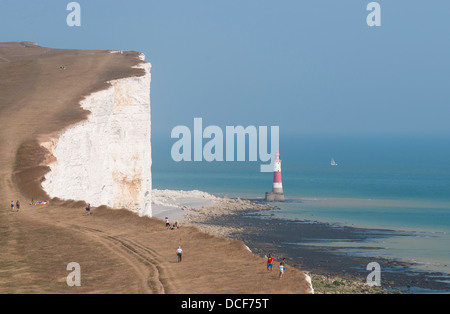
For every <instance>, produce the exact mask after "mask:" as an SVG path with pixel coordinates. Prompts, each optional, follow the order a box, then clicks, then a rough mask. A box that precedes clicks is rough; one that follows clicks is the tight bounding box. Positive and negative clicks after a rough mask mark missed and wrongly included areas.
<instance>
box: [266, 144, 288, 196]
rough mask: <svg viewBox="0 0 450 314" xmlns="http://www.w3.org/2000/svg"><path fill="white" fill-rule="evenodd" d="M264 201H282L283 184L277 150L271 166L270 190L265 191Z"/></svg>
mask: <svg viewBox="0 0 450 314" xmlns="http://www.w3.org/2000/svg"><path fill="white" fill-rule="evenodd" d="M266 201H268V202H273V201H284V194H283V184H282V183H281V159H280V153H278V152H277V153H276V154H275V161H274V167H273V184H272V192H266Z"/></svg>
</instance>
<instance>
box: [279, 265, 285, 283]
mask: <svg viewBox="0 0 450 314" xmlns="http://www.w3.org/2000/svg"><path fill="white" fill-rule="evenodd" d="M279 268H280V276H279V278H280V280H281V278H283V274H284V265H283V263H280V266H279Z"/></svg>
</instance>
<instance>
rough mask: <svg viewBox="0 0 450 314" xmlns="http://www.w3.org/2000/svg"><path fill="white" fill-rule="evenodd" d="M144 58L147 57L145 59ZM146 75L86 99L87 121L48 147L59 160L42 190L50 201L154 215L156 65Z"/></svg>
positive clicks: (144, 66)
mask: <svg viewBox="0 0 450 314" xmlns="http://www.w3.org/2000/svg"><path fill="white" fill-rule="evenodd" d="M141 59H142V60H143V59H144V56H143V55H142V56H141ZM138 67H139V68H142V69H144V70H145V75H143V76H139V77H128V78H123V79H118V80H114V81H111V82H110V84H111V86H110V87H109V88H108V89H106V90H102V91H99V92H95V93H93V94H91V95H89V96H88V97H86V98H85V99H84V100H83V101H82V102H81V106H82V107H83V108H84V109H86V110H89V111H90V112H91V113H90V114H89V115H88V117H87V120H84V121H82V122H80V123H78V124H76V125H74V126H73V127H71V128H69V129H67V130H66V131H64V132H63V133H62V134H61V135H60V136H59V138H58V139H56V140H54V142H53V143H52V145H47V148H49V149H50V152H51V153H52V154H53V156H54V157H55V158H56V161H55V162H53V163H52V164H50V165H49V167H50V171H49V172H48V173H47V174H46V176H45V180H44V181H43V182H42V187H43V188H44V190H45V191H46V192H47V194H49V196H50V197H52V198H53V197H57V198H60V199H64V200H83V201H86V202H87V203H90V204H91V206H94V207H96V206H100V205H107V206H109V207H112V208H126V209H129V210H131V211H134V212H136V213H138V214H139V215H140V216H150V217H151V216H152V209H151V191H152V181H151V163H152V159H151V145H150V135H151V132H150V130H151V129H150V81H151V74H150V69H151V65H150V63H147V62H143V63H141V64H140V65H139V66H138Z"/></svg>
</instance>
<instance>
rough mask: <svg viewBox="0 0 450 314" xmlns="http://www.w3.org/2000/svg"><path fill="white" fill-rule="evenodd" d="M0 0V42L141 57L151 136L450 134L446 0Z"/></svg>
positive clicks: (449, 3)
mask: <svg viewBox="0 0 450 314" xmlns="http://www.w3.org/2000/svg"><path fill="white" fill-rule="evenodd" d="M69 2H70V1H63V0H50V1H49V0H46V1H32V0H28V1H22V0H1V2H0V41H24V40H26V41H32V42H36V43H38V44H39V45H41V46H47V47H53V48H80V49H118V50H136V51H140V52H143V53H145V55H146V56H147V61H149V62H151V63H152V65H153V68H152V87H151V88H152V89H151V102H152V129H153V134H154V135H160V136H164V137H166V136H167V137H170V131H171V130H172V128H173V127H175V126H176V125H187V126H192V125H193V119H194V117H201V118H203V123H204V125H219V126H222V127H225V126H226V125H244V126H247V125H255V126H258V125H267V126H271V125H278V126H280V135H281V136H283V135H284V134H296V135H300V136H302V135H311V134H339V135H347V134H367V135H374V134H383V135H405V134H407V135H417V134H431V135H438V134H439V135H449V134H450V122H449V119H450V86H449V85H450V79H449V75H450V18H449V12H450V1H448V0H433V1H424V0H421V1H416V0H414V1H406V0H395V1H392V0H391V1H386V0H382V1H378V2H379V3H380V4H381V8H382V16H381V19H382V26H381V27H378V28H377V27H375V28H371V27H369V26H367V24H366V17H367V15H368V13H369V12H367V11H366V6H367V4H368V3H369V2H370V1H369V0H342V1H336V0H308V1H300V0H292V1H291V0H289V1H287V0H284V1H283V0H281V1H274V0H271V1H267V0H220V1H219V0H190V1H186V0H171V1H166V0H158V1H153V0H142V1H134V0H129V1H100V0H89V1H87V0H80V1H78V3H79V4H80V5H81V10H82V11H81V21H82V25H81V27H79V28H77V27H75V28H71V27H68V26H67V24H66V16H67V14H68V13H69V12H68V11H66V5H67V4H68V3H69Z"/></svg>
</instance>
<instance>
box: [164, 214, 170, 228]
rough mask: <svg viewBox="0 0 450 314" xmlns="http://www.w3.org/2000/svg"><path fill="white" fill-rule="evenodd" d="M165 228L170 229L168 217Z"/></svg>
mask: <svg viewBox="0 0 450 314" xmlns="http://www.w3.org/2000/svg"><path fill="white" fill-rule="evenodd" d="M165 220H166V229H167V230H169V229H170V220H169V217H166V219H165Z"/></svg>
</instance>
